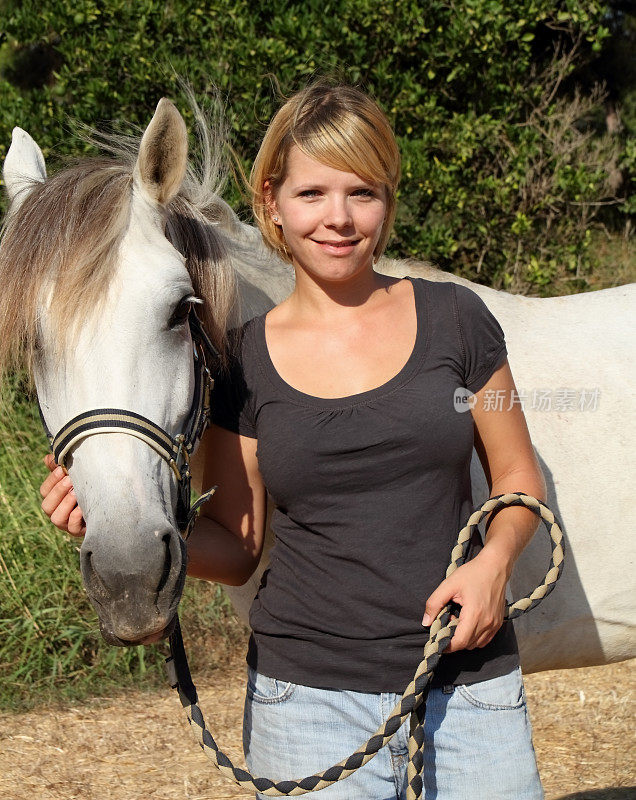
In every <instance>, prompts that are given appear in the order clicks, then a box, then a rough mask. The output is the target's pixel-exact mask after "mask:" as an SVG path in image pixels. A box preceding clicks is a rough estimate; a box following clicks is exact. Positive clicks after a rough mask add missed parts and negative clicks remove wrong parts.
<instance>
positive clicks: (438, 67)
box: [0, 0, 633, 291]
mask: <svg viewBox="0 0 636 800" xmlns="http://www.w3.org/2000/svg"><path fill="white" fill-rule="evenodd" d="M3 16H4V25H3V26H2V28H3V30H4V35H3V37H2V39H1V41H2V44H1V46H0V76H1V77H0V87H1V90H2V94H3V104H2V109H1V110H0V155H1V154H2V149H3V148H4V147H6V145H7V144H8V141H9V134H10V129H11V127H12V126H13V125H14V124H19V125H21V126H22V127H25V128H27V129H29V130H30V131H31V132H32V133H33V134H34V136H35V137H36V138H37V140H38V142H39V143H40V144H41V145H42V146H43V149H44V152H45V156H47V158H53V159H56V158H59V157H60V156H62V155H68V154H77V153H78V151H79V152H81V151H82V150H83V149H85V148H86V147H87V146H86V145H84V144H82V143H81V142H79V140H78V139H77V138H76V137H74V136H73V135H70V134H69V127H70V123H69V118H74V119H79V120H81V121H82V122H84V123H89V124H93V125H94V124H98V125H99V124H100V123H103V122H104V121H108V120H116V121H127V122H128V123H131V124H134V125H139V126H145V124H147V122H148V120H149V118H150V115H151V113H152V109H153V108H154V106H155V104H156V102H157V100H158V98H159V97H160V96H161V95H163V94H167V95H169V96H172V97H176V96H177V95H178V94H179V90H178V87H177V82H176V80H175V75H174V72H173V70H174V71H176V73H178V74H180V75H183V76H185V77H186V78H187V79H188V80H189V81H190V83H191V84H192V85H193V87H194V89H195V92H196V93H197V94H198V95H199V96H204V95H205V94H206V93H208V92H209V91H210V90H211V88H212V86H217V87H219V88H220V90H221V92H223V93H224V95H225V96H226V97H227V116H228V121H229V126H230V132H231V144H232V145H233V147H234V149H235V151H236V152H238V154H239V155H240V157H241V158H242V159H243V164H244V166H245V167H249V164H250V161H251V159H252V158H253V157H254V155H255V152H256V149H257V147H258V142H259V140H260V138H261V136H262V133H263V131H264V129H265V125H266V123H267V121H268V120H269V118H270V117H271V115H272V113H273V111H274V110H275V108H276V107H277V105H278V104H279V99H280V98H279V92H278V90H277V87H280V89H281V91H282V92H283V93H284V94H286V95H287V94H289V93H290V92H291V91H293V90H294V89H295V88H297V87H299V86H301V85H303V84H305V83H306V82H307V81H309V80H311V79H312V78H313V77H315V76H317V75H322V74H329V75H332V76H335V77H336V78H338V79H340V80H345V81H350V82H354V83H358V84H361V85H362V86H363V87H365V88H366V89H367V90H369V91H370V92H371V93H372V94H373V95H374V96H375V97H376V98H377V99H378V100H379V102H380V103H381V105H382V106H383V107H384V109H385V110H386V112H387V114H388V115H389V117H390V119H391V121H392V123H393V124H394V126H395V130H396V133H397V135H398V138H399V141H400V145H401V148H402V152H403V155H404V170H403V181H402V186H401V190H400V203H399V213H398V220H397V224H396V236H395V238H394V240H393V242H392V244H391V247H390V251H389V253H390V254H391V255H394V256H401V257H411V256H414V257H418V258H428V259H431V260H433V261H435V262H437V263H439V264H440V265H441V266H443V267H444V268H447V269H452V270H454V271H456V272H461V273H462V274H464V275H466V276H467V277H469V278H473V279H476V280H479V281H481V282H485V283H492V284H494V285H499V286H506V287H508V288H512V289H514V290H518V291H519V290H520V291H535V290H538V289H540V288H541V287H542V286H543V285H544V283H545V276H546V275H548V274H550V275H553V277H561V278H563V277H568V275H569V274H570V272H571V270H572V269H575V270H576V272H577V274H578V275H579V276H580V275H583V274H584V273H585V270H586V269H588V268H589V267H590V258H589V251H588V249H587V247H586V236H587V235H588V234H587V231H588V230H589V229H590V226H591V224H592V222H593V219H594V217H595V215H596V214H597V213H598V210H599V209H600V208H603V206H600V205H598V204H599V203H602V204H610V205H611V204H612V203H613V202H614V201H615V198H616V196H617V194H618V196H619V197H621V198H622V199H623V200H624V203H623V211H624V212H631V211H632V203H633V201H632V200H630V199H629V198H627V199H626V198H625V191H626V190H625V187H626V186H629V181H627V183H625V182H623V186H622V188H620V189H617V188H616V185H615V184H614V185H610V183H608V179H607V175H608V165H609V167H610V171H611V169H612V168H613V169H614V174H615V175H616V174H620V170H621V169H622V170H623V171H624V174H628V172H626V171H627V170H631V169H633V160H632V159H631V157H630V156H629V154H628V152H629V147H630V146H631V148H632V149H633V144H632V145H628V143H625V142H624V141H622V142H617V141H615V140H612V139H610V137H607V136H605V137H604V136H602V135H597V136H595V137H582V136H581V132H582V131H586V130H588V129H590V126H591V125H592V123H593V122H594V118H595V116H596V118H598V117H599V116H602V108H601V98H600V96H599V95H598V94H596V95H594V93H593V91H592V89H591V88H590V89H589V90H588V91H586V93H584V95H582V96H577V95H576V94H575V92H574V91H573V90H572V87H570V88H569V89H568V92H567V93H564V86H566V83H567V81H568V79H569V78H571V77H572V76H573V75H574V74H575V73H576V71H577V70H579V72H580V70H581V69H582V67H583V66H584V65H585V64H586V63H588V61H589V60H590V59H591V58H592V57H593V56H594V54H595V53H596V52H599V51H602V49H603V46H604V42H605V41H606V40H608V37H609V36H610V30H609V27H608V25H609V22H610V19H609V17H608V12H607V9H606V8H605V6H604V4H603V3H601V2H598V0H585V1H584V2H575V1H574V0H562V1H561V2H559V3H557V4H555V3H553V2H548V1H547V0H522V2H518V3H504V2H501V1H500V0H465V2H463V3H460V4H449V3H448V2H443V1H441V0H431V2H428V3H426V4H423V3H418V2H415V1H414V0H392V2H387V3H378V2H375V0H348V2H347V3H341V2H336V1H335V0H320V1H318V0H303V2H302V3H301V2H292V1H291V0H267V2H265V1H264V0H260V1H255V0H198V1H197V0H170V1H167V2H159V0H139V2H135V3H128V2H126V0H104V1H103V2H97V1H96V0H72V2H71V0H38V2H35V0H22V2H17V0H15V1H13V2H12V0H5V3H4V10H3ZM555 51H556V52H557V53H558V55H557V56H555V55H554V54H555ZM590 98H591V99H592V100H593V102H590ZM180 106H181V108H182V110H184V111H187V109H186V106H185V104H184V103H183V102H181V103H180ZM186 115H187V114H186ZM559 120H560V124H556V123H557V122H559ZM551 136H552V138H550V137H551ZM619 165H620V166H619ZM228 200H229V201H230V202H231V203H232V205H234V206H235V207H236V208H238V209H240V210H241V212H242V213H243V214H245V213H246V208H245V206H244V205H242V204H241V203H242V201H241V196H240V193H239V191H238V189H237V188H236V187H233V188H231V189H230V193H229V197H228ZM604 213H605V220H604V221H605V223H606V224H614V220H615V218H616V217H617V216H618V215H616V214H615V215H614V216H613V217H612V215H611V211H610V212H609V213H608V212H607V206H605V212H604ZM608 220H609V222H608ZM621 224H622V223H621ZM539 276H541V277H539ZM577 288H581V287H577Z"/></svg>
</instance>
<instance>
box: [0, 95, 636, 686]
mask: <svg viewBox="0 0 636 800" xmlns="http://www.w3.org/2000/svg"><path fill="white" fill-rule="evenodd" d="M172 108H173V107H171V108H170V109H166V107H165V106H164V108H163V109H162V107H161V104H160V106H159V107H158V110H157V114H156V115H155V117H154V118H153V122H151V125H150V126H149V129H148V131H150V134H152V135H149V134H148V131H147V135H144V139H143V140H142V143H141V149H140V155H139V157H138V159H137V163H136V164H135V165H134V168H133V169H131V170H130V178H131V180H130V186H129V189H128V190H127V191H128V194H127V195H126V196H127V197H129V198H130V199H129V203H130V211H129V214H128V215H127V217H126V222H125V225H124V226H123V228H122V236H121V237H120V240H119V241H118V249H117V253H118V255H117V262H116V266H115V268H114V270H113V272H112V275H111V278H110V281H109V282H108V291H107V293H106V296H105V298H104V303H103V310H102V312H101V313H100V316H99V320H98V322H99V324H95V322H96V318H93V319H89V320H88V321H87V323H86V325H80V326H79V328H78V333H77V336H76V338H75V339H74V340H73V346H72V347H66V348H65V349H64V352H63V354H62V356H61V357H60V358H55V357H53V356H52V355H50V354H49V353H48V350H47V348H50V347H51V345H52V343H54V340H55V335H56V333H55V331H56V330H57V329H56V328H55V326H54V325H52V324H51V325H49V322H50V321H51V317H52V316H53V312H52V311H51V308H52V306H51V303H50V302H48V297H49V296H50V294H51V293H52V292H53V291H54V288H55V287H54V285H52V284H54V283H55V281H56V279H58V278H59V276H56V275H55V274H50V273H43V274H44V278H43V280H42V285H41V286H40V292H39V295H38V303H37V314H36V315H35V316H37V317H38V319H39V320H40V336H41V338H42V340H43V342H44V346H43V347H42V348H41V351H40V353H39V355H38V357H37V358H35V360H34V367H35V369H34V374H35V382H36V387H37V390H38V395H39V397H40V402H41V405H42V409H43V413H44V416H45V419H46V421H47V423H48V425H49V427H50V428H51V429H52V430H57V429H58V428H59V427H60V426H61V425H62V424H63V423H65V422H66V421H67V420H68V419H70V418H71V417H72V416H73V415H74V414H76V413H79V412H81V411H86V410H87V409H92V408H98V407H104V406H108V405H112V406H115V407H119V408H128V409H130V410H135V411H137V412H139V413H142V414H143V415H145V416H147V417H149V418H150V419H152V420H154V421H155V422H157V423H158V424H160V425H161V426H162V427H164V428H165V429H166V430H168V431H170V432H172V433H175V432H177V431H178V430H179V429H180V426H181V425H182V422H183V419H184V417H185V415H186V414H187V410H188V408H189V403H190V400H191V395H192V391H193V377H192V349H191V341H190V335H189V332H188V330H187V328H182V329H181V330H180V331H179V330H175V329H171V328H170V324H169V321H170V315H171V314H173V313H174V309H175V307H176V306H177V305H178V303H179V302H180V301H181V300H182V299H183V298H186V297H188V296H190V295H192V293H193V292H195V291H197V285H196V283H197V281H196V280H195V277H196V276H195V275H194V272H195V270H194V269H193V266H192V262H194V261H196V260H198V261H199V262H200V265H201V264H202V265H203V267H204V268H205V269H207V270H208V271H213V272H214V273H216V272H218V271H219V270H223V269H225V270H227V269H228V265H229V266H230V267H231V268H232V270H233V272H234V275H235V278H236V283H237V291H238V294H239V295H240V300H241V303H240V316H236V318H235V319H234V324H238V323H239V322H240V321H241V319H243V320H245V319H248V318H250V317H252V316H254V315H256V314H260V313H263V312H264V311H267V310H268V309H269V308H271V307H272V306H273V305H275V304H276V303H278V302H280V301H281V300H282V299H284V297H286V296H287V295H288V294H289V292H290V291H291V290H292V288H293V273H292V271H291V268H290V267H289V266H288V265H286V264H283V263H281V262H280V261H279V260H278V259H277V258H276V257H275V256H273V255H272V254H271V253H270V252H269V251H268V250H267V249H266V248H265V246H264V244H263V242H262V240H261V238H260V235H259V234H258V233H257V231H255V230H254V229H253V228H251V227H250V226H247V225H244V224H242V223H240V222H239V221H238V220H237V218H236V217H235V216H234V215H233V213H232V212H231V211H230V209H229V208H228V207H227V206H226V205H225V204H224V203H223V201H221V200H220V199H218V198H212V199H210V198H208V199H207V201H206V202H207V209H206V213H205V215H202V213H201V212H200V210H198V209H197V208H196V207H195V204H192V203H188V202H187V199H185V196H184V194H183V190H182V191H181V192H179V193H178V194H176V192H177V191H178V188H179V184H180V182H181V180H182V179H183V171H184V167H183V166H180V167H179V166H177V168H175V169H173V168H171V167H170V166H169V165H171V164H172V165H174V164H177V165H179V164H181V165H182V164H183V161H184V149H183V148H184V147H185V144H184V138H183V136H182V135H181V134H179V131H182V128H181V127H180V125H181V124H182V123H179V120H177V119H176V117H175V114H173V113H172ZM174 112H175V113H177V112H176V110H174ZM179 119H180V118H179ZM153 124H154V126H155V127H154V128H153ZM158 132H160V133H161V134H162V135H155V134H156V133H158ZM25 137H26V134H25V135H23V134H22V132H20V133H18V134H17V136H14V144H13V145H12V148H11V150H10V151H9V154H8V156H7V162H6V164H5V183H6V184H7V187H8V189H9V192H10V194H11V195H12V196H13V198H14V203H13V206H12V215H14V214H15V215H16V218H18V217H19V216H20V214H22V209H21V205H22V203H23V202H24V200H25V198H27V199H28V196H29V193H30V192H31V191H32V188H33V186H34V185H35V186H37V184H38V183H39V182H42V181H44V180H45V173H44V162H43V159H42V157H41V153H39V149H37V145H35V143H34V142H33V141H32V140H31V139H30V137H26V138H25ZM175 142H176V144H175ZM175 147H176V148H177V153H176V156H175ZM148 163H150V164H151V165H154V166H156V165H157V164H158V165H159V167H160V169H155V168H154V166H153V169H145V168H144V165H147V164H148ZM157 176H159V177H158V178H157ZM24 204H25V206H28V203H24ZM25 214H27V216H26V218H25V219H26V221H28V208H27V212H25ZM197 215H198V216H197ZM19 221H20V222H22V223H23V224H24V225H26V221H24V220H19ZM166 224H167V231H168V235H169V236H170V239H171V241H172V242H174V243H175V245H176V247H177V248H178V249H180V250H181V251H182V252H183V253H184V255H185V256H186V259H185V262H184V259H183V257H182V256H181V255H180V254H179V253H178V252H177V250H176V249H175V247H173V246H172V244H170V242H169V241H168V239H166V238H165V236H164V234H163V230H164V225H166ZM202 230H203V232H204V234H205V235H204V237H203V238H204V239H205V237H207V239H205V240H206V241H207V245H206V248H207V249H206V248H204V251H205V252H199V251H200V248H199V249H197V248H195V247H194V246H193V243H192V242H191V241H190V238H189V237H190V236H191V234H192V231H195V232H197V234H198V235H199V236H201V235H202V233H201V232H202ZM4 246H5V245H3V247H4ZM378 268H379V270H380V271H382V272H385V273H386V274H391V275H405V274H410V275H413V276H421V277H425V278H427V279H429V280H445V281H448V280H451V281H456V282H459V283H463V284H465V285H467V286H469V287H470V288H471V289H473V290H474V291H475V292H477V293H478V294H479V295H480V296H481V297H482V299H483V300H484V301H485V302H486V304H487V305H488V307H489V308H490V310H491V311H492V312H493V313H494V314H495V316H496V317H497V319H498V320H499V322H500V324H501V325H502V328H503V329H504V332H505V335H506V342H507V346H508V352H509V360H510V364H511V368H512V371H513V374H514V376H515V379H516V385H517V388H518V390H519V391H520V392H521V393H524V392H525V393H526V402H525V403H524V411H525V413H526V417H527V419H528V425H529V428H530V432H531V435H532V439H533V443H534V444H535V447H536V450H537V453H538V457H539V459H540V463H541V465H542V468H543V470H544V474H545V476H546V482H547V484H548V505H549V506H550V507H551V508H552V509H553V510H554V512H555V514H556V515H557V516H558V517H559V519H560V520H561V521H562V523H563V524H564V529H565V532H566V534H567V535H568V540H569V542H570V551H571V552H570V557H569V560H568V562H567V564H566V569H565V571H564V576H563V579H562V581H561V585H560V586H559V589H558V591H557V592H554V593H553V594H552V595H551V597H550V598H548V599H547V600H546V601H545V602H544V603H543V604H542V605H541V607H540V608H539V609H537V610H536V611H534V612H533V613H532V614H529V615H527V616H525V617H522V618H521V619H520V620H519V621H518V622H517V623H516V630H517V633H518V638H519V644H520V649H521V654H522V662H523V666H524V668H525V669H526V671H536V670H541V669H550V668H554V667H575V666H584V665H590V664H601V663H608V662H611V661H617V660H621V659H625V658H629V657H632V656H634V655H636V649H635V647H634V645H635V637H634V636H633V628H632V626H630V624H629V621H630V619H631V614H630V610H631V607H632V606H633V596H634V592H633V588H634V578H633V573H634V571H633V568H632V566H633V565H632V564H631V562H630V558H629V553H628V552H627V548H628V541H629V538H628V537H629V536H630V534H631V530H632V527H633V525H630V522H632V523H633V522H634V521H635V520H634V514H633V511H632V510H631V506H630V505H629V503H628V492H629V488H628V481H626V480H624V478H623V476H624V475H625V474H626V473H627V475H629V474H630V468H631V469H632V470H633V452H634V436H633V433H632V431H631V430H630V429H626V430H624V429H623V427H622V425H623V421H624V420H626V419H628V418H629V416H628V415H629V411H630V410H631V409H630V405H629V404H630V403H631V400H632V397H633V394H634V378H633V375H634V365H633V363H631V364H630V363H628V359H629V358H631V359H633V341H632V334H631V320H632V319H633V307H634V299H635V298H634V294H635V292H634V287H633V286H627V287H619V288H617V289H609V290H604V291H600V292H594V293H590V294H585V295H574V296H569V297H561V298H550V299H536V298H526V297H521V296H514V295H509V294H506V293H505V292H497V291H495V290H492V289H489V288H487V287H483V286H478V285H475V284H471V283H469V282H468V281H465V280H464V279H462V278H458V277H457V276H454V275H451V274H448V273H443V272H441V271H439V270H436V269H434V268H433V267H431V266H429V265H425V264H416V263H408V262H392V261H389V260H383V261H381V262H380V265H379V267H378ZM5 269H9V267H8V266H6V265H5ZM1 272H2V263H1V261H0V273H1ZM47 280H48V282H49V285H48V287H47ZM221 283H223V282H221ZM223 285H225V284H223ZM229 287H230V283H227V285H225V288H221V289H220V290H218V291H216V293H215V292H213V291H212V292H205V291H202V290H199V293H200V294H202V295H204V296H203V298H202V299H204V300H205V303H206V305H207V307H208V308H207V311H208V314H209V313H210V311H211V312H212V313H213V314H214V313H218V314H219V315H220V318H221V319H222V320H225V319H230V318H231V314H230V312H229V311H228V308H230V307H231V306H232V303H233V300H232V298H233V297H234V294H233V290H231V288H229ZM221 307H222V308H221ZM0 341H1V340H0ZM0 355H2V353H1V352H0ZM595 389H597V390H598V396H597V400H596V404H595V408H594V409H592V408H591V407H588V408H587V409H586V408H585V407H584V408H583V409H582V410H579V409H577V408H576V407H575V408H568V406H567V403H566V399H567V398H568V397H570V399H572V398H571V396H570V395H568V394H567V391H566V392H561V391H560V390H569V391H570V392H574V393H575V395H576V397H575V402H578V400H579V399H580V393H581V392H582V391H583V390H585V391H586V392H593V391H594V390H595ZM535 390H536V391H538V390H544V391H545V390H548V393H549V394H550V397H551V401H552V402H555V398H556V396H557V394H559V397H560V398H565V399H560V400H559V408H551V409H550V410H547V409H541V408H540V407H533V404H532V402H531V400H532V399H533V392H535ZM576 393H578V394H576ZM70 469H71V475H72V479H73V483H74V486H75V489H76V493H77V496H78V500H79V503H80V505H81V507H82V508H83V510H84V511H85V514H86V520H87V526H88V530H87V535H86V537H85V540H84V543H83V545H82V571H83V576H84V581H85V585H86V589H87V591H88V593H89V596H90V598H91V601H92V602H93V604H94V606H95V608H96V610H97V612H98V615H99V616H100V623H101V626H102V631H103V633H104V635H105V636H106V637H107V638H108V639H109V641H111V642H113V643H116V644H121V643H126V642H134V641H136V642H139V641H149V640H152V639H154V638H157V637H158V636H161V635H163V634H164V633H165V632H166V631H167V630H168V629H169V626H170V618H171V615H172V614H173V613H174V609H175V608H176V605H177V603H178V600H179V597H180V592H181V587H182V583H183V569H184V560H183V558H182V555H181V545H180V540H179V537H178V534H177V532H176V527H175V521H174V511H173V509H174V504H175V497H174V494H175V489H174V483H173V482H172V480H171V476H170V472H169V470H167V468H166V466H165V465H164V464H162V463H161V461H160V459H159V458H158V457H157V456H156V454H155V453H154V452H153V451H152V450H150V449H149V448H147V447H146V446H145V445H144V444H143V443H141V442H139V441H138V440H136V439H133V438H131V437H128V436H124V435H122V434H115V433H111V434H110V435H109V436H100V437H99V439H98V437H97V436H95V437H92V438H89V439H85V440H83V441H82V442H81V443H80V444H79V445H77V446H76V448H75V449H74V452H73V462H72V465H71V468H70ZM471 473H472V477H473V498H474V501H475V503H478V502H480V501H481V500H483V499H486V498H487V497H488V487H487V484H486V480H485V478H484V474H483V470H482V469H481V465H480V464H479V461H478V459H477V457H476V456H474V457H473V464H472V466H471ZM631 474H633V473H631ZM219 484H220V488H219V491H222V489H223V487H222V476H220V477H219ZM601 503H603V504H604V507H602V508H601ZM597 520H598V521H597ZM270 544H271V535H270V536H269V538H268V542H267V544H266V548H265V552H264V555H263V559H262V562H261V566H260V567H259V571H258V572H257V573H256V574H255V575H254V576H253V577H252V578H251V579H250V581H248V583H247V584H246V585H245V586H243V587H238V588H237V587H230V588H229V590H228V591H229V594H230V596H231V598H232V601H233V603H234V605H235V607H236V608H237V610H238V611H239V613H240V614H241V615H242V616H244V617H246V614H247V609H248V607H249V604H250V602H251V600H252V598H253V596H254V594H255V592H256V590H257V588H258V584H259V581H260V576H261V574H262V572H263V570H264V569H265V568H266V565H267V563H268V550H269V546H270ZM546 563H547V545H546V544H545V543H544V542H543V540H542V537H541V536H539V535H538V536H537V537H535V540H534V541H533V542H532V543H531V544H530V546H529V547H528V549H527V551H526V553H524V555H523V556H522V559H521V562H520V568H519V569H518V570H517V571H516V573H515V576H514V578H513V581H512V589H513V594H514V595H515V596H520V595H521V594H523V593H525V591H526V590H527V589H528V587H529V586H534V585H535V583H534V581H535V580H536V581H538V580H539V578H540V577H541V575H542V572H543V570H544V565H545V564H546ZM424 601H425V598H422V603H424Z"/></svg>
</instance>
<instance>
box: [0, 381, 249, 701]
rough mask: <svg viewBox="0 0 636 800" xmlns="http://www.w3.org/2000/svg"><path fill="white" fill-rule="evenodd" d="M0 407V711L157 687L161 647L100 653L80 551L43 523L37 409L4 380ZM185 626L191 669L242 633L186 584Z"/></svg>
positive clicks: (224, 605) (200, 590) (215, 593)
mask: <svg viewBox="0 0 636 800" xmlns="http://www.w3.org/2000/svg"><path fill="white" fill-rule="evenodd" d="M3 395H4V397H3V403H2V404H1V405H0V675H1V676H2V680H1V681H0V708H3V709H18V708H27V707H30V706H32V705H34V704H36V703H39V702H42V701H50V700H59V699H63V698H68V699H70V698H80V697H83V696H86V695H88V694H101V693H104V692H110V691H113V690H114V689H115V688H116V687H122V686H131V685H138V686H139V685H144V686H154V685H157V684H159V683H161V682H162V680H163V674H162V670H161V669H158V668H157V667H158V665H160V664H161V663H162V661H163V656H164V651H165V646H151V647H142V646H139V647H132V648H119V647H111V646H109V645H107V644H106V643H105V642H104V641H103V640H102V638H101V636H100V634H99V629H98V625H97V618H96V615H95V612H94V611H93V609H92V607H91V605H90V603H89V602H88V599H87V597H86V595H85V593H84V589H83V587H82V582H81V578H80V572H79V544H80V542H79V541H78V540H76V539H72V538H71V537H69V536H67V535H66V534H64V533H61V532H60V531H58V530H57V529H56V528H54V527H53V525H51V523H50V522H49V521H48V520H47V518H46V517H45V516H44V514H43V513H42V511H41V509H40V495H39V491H38V487H39V485H40V483H41V482H42V480H43V479H44V477H45V475H46V474H47V470H46V467H45V466H44V464H43V463H42V457H43V456H44V454H45V453H46V452H47V443H46V438H45V436H44V434H43V432H42V428H41V425H40V420H39V416H38V412H37V407H36V406H35V404H34V402H33V401H32V400H31V399H30V398H29V397H28V396H27V394H26V391H25V388H24V383H23V381H22V380H21V379H20V378H19V377H12V378H10V379H9V380H8V381H6V382H5V385H4V386H3ZM182 619H183V626H184V630H185V632H186V634H187V635H188V639H189V640H190V641H192V640H194V642H195V647H194V650H195V652H196V654H197V657H196V658H195V660H194V665H195V667H196V668H198V669H202V670H203V669H205V668H206V667H207V666H210V665H211V664H213V663H214V659H215V655H214V653H213V652H211V651H210V648H209V647H208V646H206V645H205V643H207V644H208V645H209V643H210V637H211V636H212V638H213V640H214V641H215V642H216V643H217V644H218V643H219V642H220V641H221V640H225V643H226V644H227V643H228V642H229V643H232V642H233V641H235V640H236V639H237V638H238V637H239V636H240V635H241V634H240V629H239V626H238V624H237V623H236V621H235V620H234V619H233V615H232V611H231V606H230V604H229V602H228V601H227V599H226V597H225V595H224V594H223V592H222V590H221V588H220V587H219V586H215V585H212V584H205V583H203V582H201V581H194V582H191V581H188V582H187V585H186V591H185V595H184V599H183V602H182Z"/></svg>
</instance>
